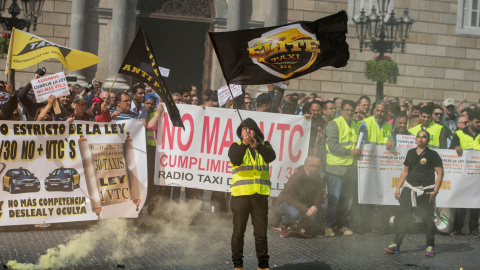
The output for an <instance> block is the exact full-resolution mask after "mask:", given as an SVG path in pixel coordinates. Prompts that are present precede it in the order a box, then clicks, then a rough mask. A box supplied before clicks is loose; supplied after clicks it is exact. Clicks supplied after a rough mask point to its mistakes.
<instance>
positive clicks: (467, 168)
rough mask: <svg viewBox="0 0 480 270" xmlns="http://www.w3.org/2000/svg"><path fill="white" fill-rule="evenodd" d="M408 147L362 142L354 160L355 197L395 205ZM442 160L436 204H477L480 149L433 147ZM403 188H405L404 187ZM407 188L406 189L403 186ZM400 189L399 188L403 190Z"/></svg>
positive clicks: (467, 206)
mask: <svg viewBox="0 0 480 270" xmlns="http://www.w3.org/2000/svg"><path fill="white" fill-rule="evenodd" d="M410 149H411V148H404V147H395V148H393V149H390V150H387V149H386V147H385V146H377V145H365V146H364V147H363V151H362V158H361V159H360V160H359V161H358V199H359V202H360V203H362V204H382V205H398V201H397V200H396V199H395V198H394V196H393V195H394V193H395V189H396V188H397V186H398V182H399V179H400V174H401V173H402V170H403V168H404V165H403V162H404V160H405V157H406V155H407V152H408V150H410ZM435 151H437V153H438V154H439V155H440V157H441V158H442V161H443V168H444V178H443V182H442V185H441V187H440V190H439V193H438V196H437V199H436V205H437V207H449V208H480V197H479V196H478V190H479V189H480V182H479V181H478V177H479V175H480V163H479V161H480V152H479V151H469V150H465V151H464V153H463V156H462V157H459V156H458V155H457V153H456V152H455V150H444V149H435ZM404 189H405V188H404ZM405 191H407V192H410V191H409V190H408V189H407V190H405ZM405 191H402V192H405Z"/></svg>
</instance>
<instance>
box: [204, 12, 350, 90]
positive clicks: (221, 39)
mask: <svg viewBox="0 0 480 270" xmlns="http://www.w3.org/2000/svg"><path fill="white" fill-rule="evenodd" d="M347 20H348V17H347V13H346V12H345V11H340V12H339V13H337V14H334V15H330V16H327V17H324V18H321V19H318V20H316V21H314V22H295V23H291V24H286V25H281V26H275V27H268V28H258V29H251V30H240V31H232V32H215V33H212V32H210V33H209V35H210V39H211V40H212V43H213V47H214V48H215V52H216V54H217V57H218V60H219V62H220V66H221V67H222V71H223V75H224V77H225V79H226V81H227V82H228V83H230V84H240V85H254V84H268V83H275V82H281V81H285V80H288V79H293V78H297V77H300V76H303V75H305V74H308V73H310V72H313V71H315V70H317V69H319V68H321V67H324V66H333V67H336V68H339V67H344V66H346V65H347V61H348V59H349V58H350V53H349V51H348V44H347V42H346V33H347Z"/></svg>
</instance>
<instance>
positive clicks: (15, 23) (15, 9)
mask: <svg viewBox="0 0 480 270" xmlns="http://www.w3.org/2000/svg"><path fill="white" fill-rule="evenodd" d="M7 1H8V0H0V10H1V12H2V13H3V12H4V11H5V7H6V5H7ZM21 2H22V6H23V12H24V16H25V19H19V18H18V15H19V14H20V7H19V6H18V4H17V0H12V4H11V5H10V7H9V8H8V14H10V15H11V16H12V17H11V18H6V17H3V16H2V15H1V13H0V24H1V25H2V27H3V30H5V31H12V28H13V27H15V28H17V29H20V30H23V29H25V28H27V32H29V31H30V26H31V25H33V31H35V30H37V18H38V16H39V15H40V12H41V11H42V8H43V3H44V2H45V0H21Z"/></svg>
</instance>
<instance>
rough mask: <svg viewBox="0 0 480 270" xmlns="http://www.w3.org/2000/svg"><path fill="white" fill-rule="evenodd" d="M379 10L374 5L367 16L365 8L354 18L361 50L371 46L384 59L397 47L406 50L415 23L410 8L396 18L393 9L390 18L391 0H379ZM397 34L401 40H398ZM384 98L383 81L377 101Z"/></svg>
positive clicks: (380, 84)
mask: <svg viewBox="0 0 480 270" xmlns="http://www.w3.org/2000/svg"><path fill="white" fill-rule="evenodd" d="M377 5H378V12H379V14H377V10H376V9H375V7H372V11H371V13H370V14H369V15H368V16H366V15H365V10H364V9H362V10H361V11H360V16H359V17H358V18H357V19H353V21H354V22H355V26H356V30H357V38H358V39H360V52H362V51H363V49H364V48H369V49H370V50H371V51H373V52H377V53H379V56H378V59H382V57H384V55H385V53H386V52H389V53H392V52H393V49H394V48H395V47H400V48H401V50H402V53H404V52H405V40H406V39H407V38H408V34H409V32H410V29H411V27H412V24H413V21H414V20H413V19H411V18H410V16H408V9H405V10H404V11H403V16H402V17H401V18H399V19H396V18H395V12H394V11H393V9H392V12H391V13H390V16H389V18H388V19H385V18H386V17H387V14H388V6H389V5H390V0H377ZM397 36H398V37H399V40H398V41H397ZM382 98H383V82H377V97H376V99H377V101H379V100H381V99H382Z"/></svg>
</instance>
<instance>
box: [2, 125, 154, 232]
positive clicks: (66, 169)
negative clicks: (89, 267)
mask: <svg viewBox="0 0 480 270" xmlns="http://www.w3.org/2000/svg"><path fill="white" fill-rule="evenodd" d="M0 130H1V133H2V134H3V137H2V141H1V142H0V177H1V181H0V184H1V185H2V188H1V189H0V226H9V225H20V224H42V223H57V222H72V221H83V220H95V219H98V218H99V217H100V218H110V217H130V218H135V217H137V216H138V213H139V210H141V207H142V206H143V203H144V202H145V197H146V193H147V157H146V155H145V129H144V128H143V123H142V121H140V120H129V121H116V122H115V121H112V122H109V123H95V122H84V121H77V122H74V123H73V124H72V125H70V124H68V123H67V122H28V124H27V123H26V122H16V121H6V122H4V123H2V124H1V125H0ZM39 164H40V165H39Z"/></svg>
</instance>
